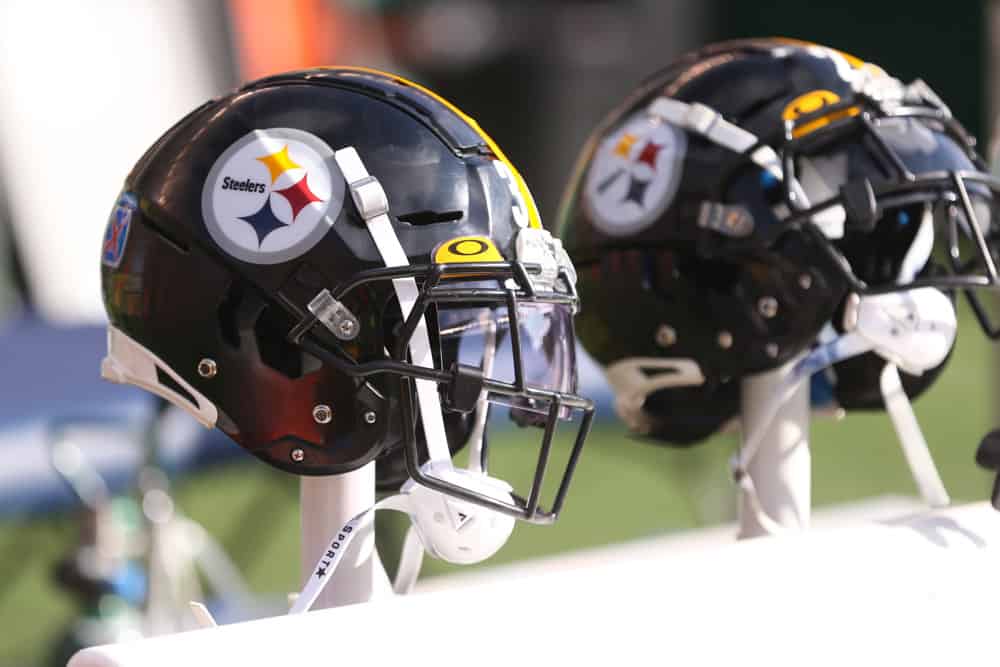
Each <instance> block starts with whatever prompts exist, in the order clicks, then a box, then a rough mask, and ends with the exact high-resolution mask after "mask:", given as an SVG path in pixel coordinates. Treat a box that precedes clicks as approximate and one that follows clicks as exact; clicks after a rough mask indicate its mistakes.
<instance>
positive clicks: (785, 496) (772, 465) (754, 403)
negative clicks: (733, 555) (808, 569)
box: [737, 360, 812, 539]
mask: <svg viewBox="0 0 1000 667" xmlns="http://www.w3.org/2000/svg"><path fill="white" fill-rule="evenodd" d="M796 362H797V360H796V361H792V362H789V363H787V364H784V365H783V366H780V367H778V368H776V369H774V370H772V371H769V372H767V373H761V374H759V375H753V376H750V377H747V378H744V379H743V381H742V383H741V385H740V415H741V425H740V433H741V439H743V440H745V439H746V437H747V434H750V433H755V432H757V431H759V430H761V429H763V432H764V435H763V440H762V441H761V443H760V446H759V447H758V449H757V452H756V455H755V456H754V457H753V458H752V459H751V460H750V463H749V465H748V466H747V469H746V474H748V475H749V476H750V478H751V479H752V480H753V483H754V485H755V488H756V494H755V495H754V494H753V493H752V492H750V491H748V490H747V489H745V488H743V487H742V486H741V487H740V493H739V520H738V523H739V532H738V533H737V537H738V538H739V539H745V538H749V537H761V536H764V535H770V534H771V533H772V529H771V527H769V526H766V525H764V524H765V523H767V522H766V521H762V518H763V517H762V516H761V512H758V511H756V509H755V503H759V505H760V509H761V510H763V512H764V515H765V516H767V517H771V518H772V520H773V521H774V522H776V523H777V524H778V525H779V526H781V527H782V528H783V529H788V530H804V529H806V528H808V527H809V516H810V510H811V506H812V505H811V499H812V498H811V491H812V457H811V454H810V452H809V419H810V409H809V383H808V382H801V383H798V386H797V387H796V388H795V389H793V390H792V391H791V392H789V393H788V395H787V396H786V400H785V401H784V402H783V403H782V404H781V406H780V407H779V408H778V411H777V413H776V414H775V415H774V418H773V419H770V420H769V419H768V415H767V414H766V412H767V408H768V404H769V403H770V401H768V398H769V397H771V396H773V395H775V394H777V393H779V392H781V391H782V390H783V389H784V388H785V387H786V386H787V384H788V380H789V378H790V377H791V375H792V373H793V372H794V368H795V365H796ZM744 444H745V443H742V442H741V445H740V446H741V449H742V448H743V447H744Z"/></svg>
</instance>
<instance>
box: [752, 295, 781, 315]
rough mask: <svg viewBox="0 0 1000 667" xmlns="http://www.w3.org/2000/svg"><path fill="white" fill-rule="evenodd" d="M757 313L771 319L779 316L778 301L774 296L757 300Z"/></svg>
mask: <svg viewBox="0 0 1000 667" xmlns="http://www.w3.org/2000/svg"><path fill="white" fill-rule="evenodd" d="M757 312H758V313H760V314H761V315H762V316H763V317H766V318H767V319H771V318H772V317H774V316H775V315H777V314H778V300H777V299H775V298H774V297H773V296H762V297H761V298H759V299H758V300H757Z"/></svg>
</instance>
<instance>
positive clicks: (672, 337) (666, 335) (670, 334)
mask: <svg viewBox="0 0 1000 667" xmlns="http://www.w3.org/2000/svg"><path fill="white" fill-rule="evenodd" d="M676 342H677V331H675V330H674V328H673V327H672V326H670V325H669V324H661V325H660V327H659V328H658V329H657V330H656V344H657V345H659V346H660V347H670V346H671V345H673V344H674V343H676Z"/></svg>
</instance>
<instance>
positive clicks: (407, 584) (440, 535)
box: [290, 147, 515, 613]
mask: <svg viewBox="0 0 1000 667" xmlns="http://www.w3.org/2000/svg"><path fill="white" fill-rule="evenodd" d="M334 158H335V159H336V160H337V165H338V166H339V167H340V170H341V172H342V173H343V174H344V179H345V180H346V181H347V185H348V188H349V189H350V191H351V197H352V198H353V199H354V203H355V205H356V206H357V209H358V212H359V213H360V214H361V216H362V218H364V220H365V222H366V224H367V225H368V231H369V233H370V234H371V236H372V240H373V241H374V242H375V246H376V248H377V249H378V251H379V254H380V255H381V257H382V261H383V262H384V263H385V265H386V266H387V267H393V266H407V265H409V259H408V258H407V256H406V251H405V250H404V249H403V247H402V244H401V243H400V242H399V238H398V237H397V236H396V232H395V231H394V230H393V228H392V223H391V221H390V220H389V215H388V213H389V202H388V198H387V197H386V194H385V190H384V189H383V188H382V185H381V184H380V183H379V181H378V179H376V178H375V177H374V176H371V175H370V174H369V173H368V170H367V169H366V168H365V166H364V163H363V162H362V161H361V157H360V156H359V155H358V152H357V151H356V150H355V149H354V148H353V147H347V148H343V149H341V150H339V151H336V152H335V153H334ZM392 282H393V288H394V289H395V291H396V298H397V300H398V301H399V307H400V311H401V313H402V316H403V320H404V321H405V320H406V319H408V318H409V316H410V313H411V312H412V311H413V306H414V303H415V302H416V300H417V297H418V295H419V291H418V289H417V284H416V280H414V279H413V278H396V279H394V280H393V281H392ZM490 327H491V328H490ZM490 327H488V328H487V332H488V333H487V341H486V349H485V350H484V358H483V371H484V374H486V375H489V373H490V372H491V370H492V366H493V360H494V357H495V353H496V325H495V323H491V325H490ZM409 350H410V357H411V360H412V363H414V364H416V365H419V366H423V367H425V368H433V367H434V358H433V356H432V354H431V345H430V336H429V334H428V330H427V323H426V320H425V319H424V318H421V320H420V322H419V323H418V324H417V327H416V329H415V330H414V333H413V336H412V337H411V338H410V342H409ZM415 382H416V393H417V403H418V405H419V407H420V423H421V427H422V428H423V432H424V439H425V441H426V443H427V451H428V455H429V460H428V461H427V462H426V463H424V464H423V465H422V466H421V468H422V469H423V471H424V472H425V473H427V474H428V475H429V476H432V477H437V478H440V479H444V480H446V481H449V482H452V483H457V484H459V485H460V486H463V487H465V488H468V489H471V490H473V491H476V492H478V493H480V494H482V495H486V496H489V497H491V498H495V499H497V500H502V501H505V502H508V503H512V502H513V498H512V496H511V492H512V489H511V488H510V486H509V485H508V484H506V483H505V482H503V481H501V480H497V479H494V478H491V477H489V476H488V475H486V474H485V471H484V470H483V467H482V447H483V434H484V432H485V427H486V412H487V407H488V404H487V401H486V392H485V390H484V391H483V392H482V393H481V394H480V396H479V401H478V403H477V407H476V415H475V421H474V427H473V429H472V433H471V435H470V441H469V443H468V445H469V448H470V463H469V469H467V470H460V469H456V468H455V467H454V465H453V464H452V461H451V451H450V449H449V448H448V439H447V433H446V431H445V428H444V416H443V411H442V408H441V401H440V398H439V395H438V389H437V384H436V383H434V382H432V381H429V380H416V381H415ZM379 509H391V510H396V511H399V512H405V513H406V514H407V515H408V516H409V517H410V520H411V522H412V523H411V525H410V528H409V529H408V530H407V533H406V539H405V540H404V544H403V552H402V554H401V557H400V565H399V571H398V572H397V574H396V580H395V582H394V584H393V590H394V591H395V592H396V593H397V594H404V593H408V592H410V591H411V590H412V589H413V586H414V584H415V583H416V579H417V575H418V574H419V572H420V567H421V564H422V562H423V552H424V551H425V550H426V551H428V552H430V554H431V555H433V556H435V557H437V558H440V559H442V560H445V561H447V562H450V563H456V564H469V563H478V562H480V561H482V560H485V559H486V558H489V557H490V556H492V555H493V554H494V553H496V552H497V551H498V550H499V549H500V548H501V547H502V546H503V545H504V544H506V542H507V540H508V539H509V538H510V535H511V533H512V532H513V530H514V523H515V519H514V517H512V516H508V515H505V514H502V513H500V512H496V511H493V510H489V509H486V508H484V507H481V506H479V505H476V504H474V503H470V502H467V501H464V500H459V499H456V498H452V497H451V496H448V495H447V494H444V493H441V492H440V491H435V490H433V489H429V488H427V487H424V486H421V485H419V484H417V483H416V482H414V481H413V480H412V479H410V480H407V481H406V483H405V484H403V486H402V488H401V489H400V492H399V493H398V494H395V495H392V496H388V497H386V498H383V499H382V500H380V501H378V502H377V503H375V505H373V506H372V507H371V508H369V509H368V510H365V511H364V512H362V513H361V514H359V515H358V516H356V517H354V518H353V519H351V520H350V521H348V522H347V523H346V524H345V525H344V526H343V528H341V529H340V530H339V531H338V532H337V534H336V535H334V536H333V538H332V539H331V541H330V544H329V547H328V548H327V550H326V551H325V552H324V553H323V555H322V556H321V557H320V559H319V561H318V562H317V564H316V568H315V570H314V571H313V574H312V576H310V578H309V580H308V581H307V582H306V585H305V587H304V588H303V589H302V592H301V593H300V594H299V596H298V598H297V599H296V602H295V604H294V605H293V607H292V609H291V612H290V613H301V612H305V611H308V610H309V608H310V607H311V606H312V605H313V603H314V602H315V601H316V598H317V597H319V595H320V593H321V592H322V591H323V589H324V588H325V587H326V583H327V582H328V581H329V579H330V575H331V574H332V573H333V571H334V570H335V569H336V568H337V566H338V565H339V564H340V562H341V560H342V559H343V554H344V553H345V552H346V551H347V545H348V544H350V542H351V540H353V538H354V535H355V534H356V531H355V528H356V527H357V525H358V524H359V523H360V522H361V521H363V520H364V519H365V518H366V517H367V516H368V515H369V514H370V513H373V512H375V511H376V510H379Z"/></svg>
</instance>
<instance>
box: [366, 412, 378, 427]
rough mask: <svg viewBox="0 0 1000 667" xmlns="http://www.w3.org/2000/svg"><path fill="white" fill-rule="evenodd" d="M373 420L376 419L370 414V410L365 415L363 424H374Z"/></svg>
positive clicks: (372, 413)
mask: <svg viewBox="0 0 1000 667" xmlns="http://www.w3.org/2000/svg"><path fill="white" fill-rule="evenodd" d="M375 419H376V416H375V413H374V412H372V411H371V410H369V411H368V412H366V413H365V423H366V424H374V423H375Z"/></svg>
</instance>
